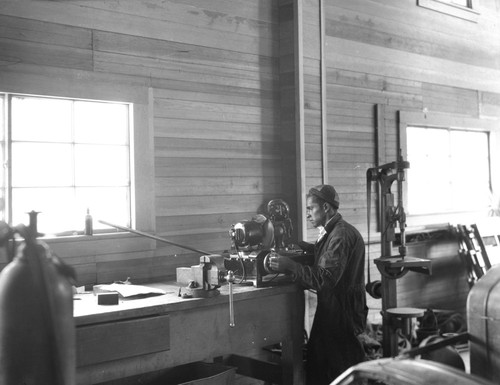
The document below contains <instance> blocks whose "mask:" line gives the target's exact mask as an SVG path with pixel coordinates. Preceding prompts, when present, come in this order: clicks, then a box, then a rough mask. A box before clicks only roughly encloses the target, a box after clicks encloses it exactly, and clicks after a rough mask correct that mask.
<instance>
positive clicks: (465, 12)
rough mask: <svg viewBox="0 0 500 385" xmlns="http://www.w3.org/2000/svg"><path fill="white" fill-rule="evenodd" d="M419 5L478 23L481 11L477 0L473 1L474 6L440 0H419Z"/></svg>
mask: <svg viewBox="0 0 500 385" xmlns="http://www.w3.org/2000/svg"><path fill="white" fill-rule="evenodd" d="M417 5H418V6H419V7H423V8H427V9H431V10H433V11H437V12H440V13H444V14H446V15H449V16H453V17H457V18H459V19H463V20H467V21H470V22H473V23H477V21H478V18H479V12H478V11H476V10H475V9H476V6H475V1H472V8H467V7H462V6H460V5H457V4H451V3H445V2H442V1H439V0H417Z"/></svg>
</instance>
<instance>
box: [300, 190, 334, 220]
mask: <svg viewBox="0 0 500 385" xmlns="http://www.w3.org/2000/svg"><path fill="white" fill-rule="evenodd" d="M306 206H307V207H306V210H307V211H306V217H307V220H308V221H310V222H311V223H312V225H313V226H314V227H319V226H324V225H325V224H326V222H328V220H329V219H330V218H331V217H333V216H334V215H335V214H336V213H337V209H338V208H339V194H337V191H335V189H334V188H333V186H330V185H328V184H322V185H319V186H315V187H312V188H311V189H310V190H309V193H308V194H307V203H306Z"/></svg>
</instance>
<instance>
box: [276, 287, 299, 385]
mask: <svg viewBox="0 0 500 385" xmlns="http://www.w3.org/2000/svg"><path fill="white" fill-rule="evenodd" d="M289 300H290V301H292V303H291V304H290V305H291V306H289V308H290V333H289V335H288V336H287V338H286V339H285V340H284V341H283V342H282V356H281V361H282V366H283V384H290V385H303V384H305V372H304V309H305V302H304V301H305V298H304V292H303V291H302V290H299V291H297V293H296V294H295V295H293V296H290V297H289Z"/></svg>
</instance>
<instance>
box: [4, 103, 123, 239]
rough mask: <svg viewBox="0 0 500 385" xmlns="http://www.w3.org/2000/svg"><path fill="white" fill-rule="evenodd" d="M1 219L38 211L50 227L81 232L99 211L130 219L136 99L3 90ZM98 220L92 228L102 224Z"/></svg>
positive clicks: (22, 218) (48, 230) (46, 229)
mask: <svg viewBox="0 0 500 385" xmlns="http://www.w3.org/2000/svg"><path fill="white" fill-rule="evenodd" d="M2 98H3V103H2V104H3V109H2V110H1V111H0V113H2V111H3V115H4V118H3V119H2V122H4V124H3V130H2V136H1V152H2V158H3V161H4V165H5V167H4V174H3V175H2V181H3V183H2V192H3V197H4V200H5V207H4V209H3V210H2V214H3V216H4V219H5V220H7V221H8V222H9V223H11V224H13V225H16V224H18V223H25V224H27V223H28V221H29V218H28V216H27V213H28V212H30V211H32V210H34V211H37V212H40V214H39V215H38V230H39V231H40V232H42V233H45V234H54V233H55V234H61V233H62V234H81V233H82V231H83V228H84V218H85V214H86V211H87V209H89V210H90V213H91V214H92V215H93V216H94V218H102V219H106V220H107V221H109V222H113V223H117V224H122V225H125V226H130V223H131V167H130V161H131V159H130V131H131V129H130V125H131V123H130V122H131V113H132V108H131V105H129V104H127V103H114V102H106V101H97V100H80V99H62V98H50V97H38V96H29V95H19V94H3V95H2ZM104 227H105V226H104V225H101V224H99V223H98V222H96V221H94V229H96V230H97V231H98V230H99V228H104Z"/></svg>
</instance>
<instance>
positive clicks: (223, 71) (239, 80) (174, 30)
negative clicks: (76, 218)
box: [0, 0, 294, 284]
mask: <svg viewBox="0 0 500 385" xmlns="http://www.w3.org/2000/svg"><path fill="white" fill-rule="evenodd" d="M278 16H279V15H278V2H277V1H269V0H252V1H248V0H215V1H202V0H198V1H197V0H170V1H160V0H140V1H136V0H124V1H101V0H90V1H86V0H84V1H70V2H52V1H36V2H32V1H3V2H2V4H0V63H1V64H2V66H3V68H4V69H5V71H10V72H12V73H16V74H21V75H22V74H26V73H30V74H32V73H35V74H41V75H42V76H54V74H55V73H57V71H59V70H60V71H61V72H63V73H64V74H65V75H66V77H65V78H64V79H62V81H61V82H60V83H59V84H58V85H56V86H53V87H51V88H50V89H48V90H47V91H46V94H48V95H54V94H56V92H57V89H58V88H65V89H66V90H67V89H71V86H72V84H73V82H78V81H82V80H84V79H87V78H92V79H99V78H102V79H107V78H109V79H112V80H113V81H114V82H116V83H117V84H120V85H126V86H128V87H135V86H136V85H140V86H141V87H147V88H149V89H150V90H151V95H152V101H151V105H150V106H149V108H150V116H149V118H150V120H151V121H152V125H153V132H154V134H153V135H154V137H153V138H152V140H151V143H153V145H152V148H150V151H154V175H155V177H154V185H152V186H149V189H150V190H151V191H153V190H154V200H155V202H154V205H153V206H154V210H155V211H154V213H152V216H153V217H154V219H153V220H152V223H151V225H150V226H149V228H142V229H139V230H145V231H155V232H156V234H157V235H160V236H163V237H165V238H167V239H169V240H171V241H173V242H176V243H179V244H183V245H188V246H190V247H194V248H197V249H201V250H208V251H210V252H218V253H220V252H222V251H223V250H224V249H228V248H229V247H230V238H229V229H230V227H231V225H232V224H233V223H235V222H238V221H241V220H244V219H250V218H251V217H252V216H253V215H254V214H255V213H256V212H257V211H258V210H261V209H262V207H263V205H264V204H266V203H267V202H268V201H269V200H271V199H274V198H278V197H282V195H281V194H282V192H283V188H282V181H281V176H282V164H281V161H282V159H281V153H282V147H281V145H280V137H281V135H282V133H281V132H280V125H279V122H280V115H279V111H280V108H279V89H278V86H279V83H278V82H279V74H278V61H279V57H278V55H279V38H280V36H279V35H280V33H279V17H278ZM1 90H2V83H0V91H1ZM9 91H11V92H15V86H14V87H13V89H9ZM66 93H67V92H66ZM57 94H58V93H57ZM136 129H141V130H144V133H143V135H148V132H147V130H146V129H147V127H138V128H137V127H136ZM292 196H294V194H292ZM138 209H139V210H141V208H140V207H139V208H138ZM94 241H95V242H97V244H96V245H94V244H93V243H95V242H89V241H87V242H85V241H83V240H78V239H68V240H62V241H61V240H59V241H57V242H51V244H53V245H54V246H53V247H54V249H55V251H56V252H57V253H58V254H60V255H61V256H62V257H64V258H65V259H66V260H67V261H68V262H69V263H70V264H72V265H73V266H74V267H75V268H76V270H77V273H78V277H79V281H78V284H87V283H101V282H109V281H110V280H114V279H124V278H126V277H127V276H130V277H132V279H133V280H134V279H135V280H136V281H137V280H139V281H146V280H156V279H160V278H164V277H165V276H172V275H175V267H176V266H191V265H193V264H197V263H198V260H199V259H198V258H199V255H198V254H196V253H192V252H190V251H186V250H185V249H182V248H178V247H174V246H170V245H167V244H165V243H160V242H157V243H155V242H151V241H149V240H144V239H140V238H139V237H135V236H131V237H118V238H117V237H110V238H109V237H108V238H106V239H104V240H103V239H102V238H100V237H97V236H96V237H94ZM4 262H5V261H4Z"/></svg>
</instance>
